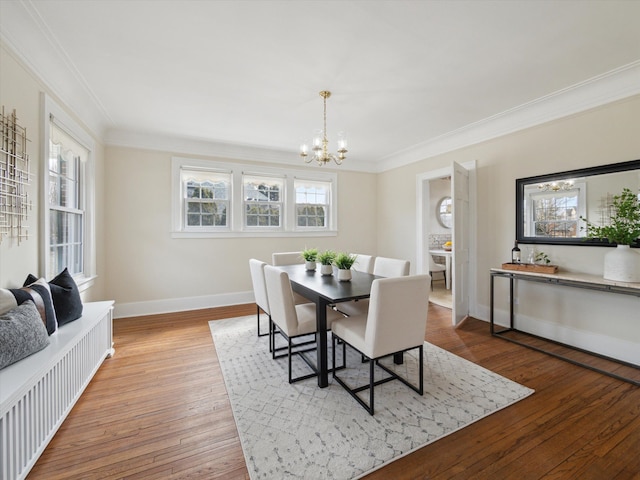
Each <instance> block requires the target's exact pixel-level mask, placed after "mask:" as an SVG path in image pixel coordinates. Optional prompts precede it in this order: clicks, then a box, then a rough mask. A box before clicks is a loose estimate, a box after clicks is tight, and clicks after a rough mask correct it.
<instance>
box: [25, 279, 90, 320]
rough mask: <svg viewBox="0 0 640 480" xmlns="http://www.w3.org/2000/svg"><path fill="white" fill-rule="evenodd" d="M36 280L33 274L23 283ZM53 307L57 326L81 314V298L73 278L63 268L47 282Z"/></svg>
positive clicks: (27, 283)
mask: <svg viewBox="0 0 640 480" xmlns="http://www.w3.org/2000/svg"><path fill="white" fill-rule="evenodd" d="M34 280H37V279H36V277H34V276H33V275H29V276H28V277H27V279H26V280H25V282H24V284H25V285H29V284H30V283H33V281H34ZM48 283H49V288H50V289H51V297H52V299H53V307H54V308H55V310H56V317H57V318H58V326H60V325H64V324H65V323H69V322H73V321H74V320H77V319H78V318H80V317H81V316H82V299H81V298H80V291H79V290H78V285H76V282H75V280H74V279H73V277H72V276H71V274H70V273H69V270H68V269H67V268H65V269H64V270H63V271H62V272H60V273H59V274H58V275H56V277H55V278H53V279H51V280H50V281H49V282H48Z"/></svg>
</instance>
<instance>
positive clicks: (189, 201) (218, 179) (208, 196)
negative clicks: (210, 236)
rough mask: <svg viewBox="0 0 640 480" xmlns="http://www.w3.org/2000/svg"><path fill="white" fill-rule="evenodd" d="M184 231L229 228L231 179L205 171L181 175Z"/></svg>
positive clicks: (194, 171)
mask: <svg viewBox="0 0 640 480" xmlns="http://www.w3.org/2000/svg"><path fill="white" fill-rule="evenodd" d="M181 183H182V192H183V195H184V198H183V202H182V204H183V207H184V212H183V217H184V219H185V228H186V229H194V230H198V229H203V228H205V229H206V228H216V229H220V228H222V229H226V228H228V227H229V210H230V209H229V204H230V201H231V175H230V174H229V173H223V172H215V171H207V170H201V171H199V170H183V171H182V172H181Z"/></svg>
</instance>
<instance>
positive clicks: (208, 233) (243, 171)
mask: <svg viewBox="0 0 640 480" xmlns="http://www.w3.org/2000/svg"><path fill="white" fill-rule="evenodd" d="M184 169H186V170H191V169H193V170H204V171H206V170H210V171H226V172H230V173H231V184H232V185H231V206H230V213H229V228H228V229H224V230H222V229H219V228H218V229H216V228H205V227H202V228H199V229H198V231H194V230H193V229H186V228H185V227H184V206H183V199H184V192H183V191H182V189H183V186H182V182H181V177H182V170H184ZM244 175H248V176H264V177H272V178H273V177H280V178H283V179H284V193H283V202H284V203H283V205H284V206H283V212H282V215H283V220H282V225H281V226H280V227H265V228H262V227H245V226H244V191H243V176H244ZM296 179H298V180H309V181H314V182H327V183H330V185H331V188H330V196H331V199H330V206H329V212H328V222H327V225H326V226H325V227H321V228H310V227H302V228H298V227H297V225H296V215H295V207H296V204H295V198H296V197H295V190H294V181H295V180H296ZM171 205H172V207H171V225H172V227H171V228H172V230H171V237H172V238H233V237H329V236H336V235H337V234H338V222H337V219H338V215H337V211H338V175H337V174H336V173H334V172H315V171H307V170H297V169H290V168H277V167H268V166H262V165H253V164H252V165H248V164H241V163H227V162H219V161H215V160H204V159H194V158H185V157H172V159H171Z"/></svg>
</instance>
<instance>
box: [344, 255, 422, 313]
mask: <svg viewBox="0 0 640 480" xmlns="http://www.w3.org/2000/svg"><path fill="white" fill-rule="evenodd" d="M409 267H410V263H409V261H408V260H401V259H398V258H387V257H375V258H374V261H373V269H372V272H371V273H373V274H374V275H377V276H379V277H404V276H407V275H409ZM337 308H338V310H340V311H341V312H342V313H344V314H345V315H348V316H350V317H352V316H355V315H364V314H366V313H367V311H368V310H369V299H366V298H365V299H362V300H356V301H351V302H345V303H343V304H340V305H337Z"/></svg>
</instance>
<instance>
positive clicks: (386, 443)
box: [209, 316, 533, 480]
mask: <svg viewBox="0 0 640 480" xmlns="http://www.w3.org/2000/svg"><path fill="white" fill-rule="evenodd" d="M209 326H210V328H211V334H212V336H213V341H214V344H215V348H216V352H217V354H218V359H219V361H220V365H221V367H222V373H223V376H224V381H225V385H226V388H227V392H228V394H229V398H230V401H231V407H232V410H233V415H234V418H235V421H236V425H237V428H238V433H239V435H240V440H241V442H242V449H243V451H244V455H245V459H246V462H247V469H248V471H249V475H250V477H251V478H252V479H254V480H256V479H278V480H280V479H293V478H296V479H305V480H314V479H318V480H320V479H345V480H346V479H354V478H360V477H362V476H364V475H366V474H368V473H371V472H372V471H373V470H377V469H379V468H381V467H383V466H384V465H386V464H388V463H390V462H392V461H394V460H397V459H398V458H400V457H402V456H404V455H407V454H409V453H411V452H413V451H415V450H417V449H419V448H421V447H424V446H425V445H427V444H429V443H432V442H434V441H436V440H438V439H440V438H442V437H444V436H446V435H449V434H451V433H453V432H455V431H457V430H460V429H461V428H464V427H466V426H468V425H470V424H471V423H473V422H476V421H478V420H480V419H481V418H483V417H486V416H488V415H490V414H492V413H495V412H496V411H498V410H500V409H502V408H505V407H508V406H509V405H512V404H513V403H515V402H517V401H519V400H522V399H523V398H525V397H527V396H529V395H531V394H532V393H533V390H531V389H529V388H526V387H524V386H522V385H520V384H518V383H515V382H513V381H511V380H509V379H506V378H504V377H501V376H500V375H497V374H495V373H493V372H491V371H489V370H486V369H484V368H482V367H480V366H478V365H476V364H474V363H472V362H469V361H467V360H465V359H463V358H460V357H458V356H456V355H453V354H451V353H449V352H447V351H446V350H443V349H441V348H439V347H436V346H434V345H431V344H429V343H427V342H425V344H424V348H425V350H424V352H425V355H424V385H425V393H424V395H423V396H420V395H418V394H416V393H415V392H413V391H412V390H410V389H409V388H407V387H406V386H405V385H403V384H402V383H400V382H398V381H392V382H388V383H385V384H383V385H380V386H378V387H376V397H375V399H376V403H375V415H374V416H370V415H369V414H368V413H367V412H366V411H365V409H364V408H362V407H361V406H360V405H359V404H358V403H357V402H356V401H355V400H354V399H353V398H351V397H350V396H349V394H348V393H347V392H346V391H345V390H344V389H343V388H342V387H341V386H340V385H338V384H337V383H336V382H334V381H333V380H332V379H331V376H329V387H327V388H318V384H317V379H316V378H310V379H308V380H303V381H301V382H298V383H295V384H289V383H288V381H287V359H286V358H282V359H278V360H273V359H272V358H271V354H270V353H269V349H268V337H259V338H258V336H257V335H256V317H255V316H248V317H238V318H230V319H226V320H217V321H211V322H209ZM265 330H266V328H265ZM338 350H340V349H338ZM347 352H348V353H347V366H348V367H349V368H348V369H347V370H342V371H341V376H343V377H346V378H347V381H348V382H349V383H350V384H352V385H362V384H364V383H366V381H367V379H368V367H367V364H362V363H361V361H360V356H359V355H357V354H355V352H353V351H352V350H350V349H349V348H347ZM312 358H313V359H314V361H315V353H312ZM339 358H340V356H339ZM329 362H331V355H329ZM336 363H337V364H339V365H340V364H341V360H338V359H337V360H336ZM363 365H364V366H363ZM388 365H389V366H390V367H392V368H396V369H401V370H402V374H403V375H408V378H410V379H416V380H417V352H416V355H410V354H405V361H404V363H403V364H402V365H400V366H395V365H394V364H393V362H392V361H390V362H389V363H388ZM352 367H353V368H352ZM376 370H380V371H381V370H382V369H379V368H378V369H376ZM308 372H309V367H308V366H307V365H306V364H305V363H304V361H303V360H302V359H301V358H300V357H299V356H294V375H295V376H297V375H300V374H303V373H308ZM381 374H383V372H381Z"/></svg>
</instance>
